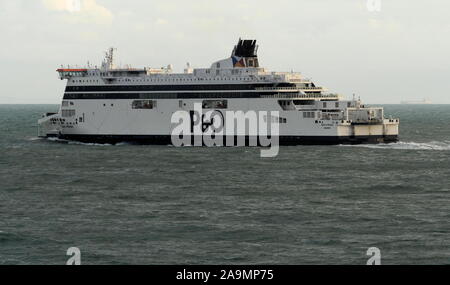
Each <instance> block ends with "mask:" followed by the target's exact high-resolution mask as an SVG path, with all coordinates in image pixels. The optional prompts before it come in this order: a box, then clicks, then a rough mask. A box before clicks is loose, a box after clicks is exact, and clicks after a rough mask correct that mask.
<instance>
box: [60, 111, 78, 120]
mask: <svg viewBox="0 0 450 285" xmlns="http://www.w3.org/2000/svg"><path fill="white" fill-rule="evenodd" d="M61 115H62V117H63V118H68V117H73V116H75V110H62V111H61Z"/></svg>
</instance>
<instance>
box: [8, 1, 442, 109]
mask: <svg viewBox="0 0 450 285" xmlns="http://www.w3.org/2000/svg"><path fill="white" fill-rule="evenodd" d="M368 1H369V3H368ZM379 4H381V5H379ZM449 12H450V1H448V0H429V1H419V0H417V1H411V0H409V1H408V0H301V1H300V0H292V1H288V0H278V1H273V0H267V1H266V0H227V1H224V0H220V1H219V0H217V1H216V0H190V1H186V0H127V1H124V0H80V1H79V4H77V0H0V78H1V80H0V82H1V87H2V89H1V91H0V104H2V103H52V104H58V103H59V102H60V101H61V98H62V93H63V90H64V84H65V82H64V81H60V80H59V79H58V78H57V74H56V72H55V70H56V68H58V67H59V66H60V65H61V64H72V65H75V64H78V65H84V64H86V62H87V61H90V62H91V63H92V64H98V65H99V64H100V62H101V60H102V57H103V52H104V50H106V49H107V48H108V47H110V46H114V47H116V48H118V52H117V57H118V58H117V61H118V62H121V63H122V64H132V65H134V66H135V67H144V66H152V67H161V66H167V65H168V64H172V65H173V66H174V69H175V71H181V70H182V69H183V68H184V67H185V65H186V62H190V63H191V65H192V66H194V67H209V66H210V64H211V63H212V62H213V61H215V60H218V59H222V58H226V57H228V56H229V55H230V53H231V50H232V48H233V46H234V45H235V44H236V42H237V40H238V38H239V37H242V38H251V39H257V40H258V42H259V45H260V47H259V57H260V63H261V65H262V66H264V67H266V68H268V69H269V70H274V71H291V70H294V71H298V72H302V74H303V75H304V76H306V77H308V78H312V79H313V80H314V81H315V82H316V85H323V86H325V87H327V88H328V89H329V90H330V91H331V92H337V93H341V94H343V95H346V96H347V97H351V96H352V94H353V93H356V94H357V95H359V96H361V98H362V99H363V100H364V101H365V102H367V103H399V102H400V101H401V100H420V99H424V98H428V99H431V100H432V101H433V102H434V103H450V78H449V76H450V54H449V53H450V37H449V35H450V15H449Z"/></svg>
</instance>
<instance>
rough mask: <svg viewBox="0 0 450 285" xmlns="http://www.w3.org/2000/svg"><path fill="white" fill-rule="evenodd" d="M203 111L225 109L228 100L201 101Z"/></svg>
mask: <svg viewBox="0 0 450 285" xmlns="http://www.w3.org/2000/svg"><path fill="white" fill-rule="evenodd" d="M202 108H203V109H226V108H228V100H203V103H202Z"/></svg>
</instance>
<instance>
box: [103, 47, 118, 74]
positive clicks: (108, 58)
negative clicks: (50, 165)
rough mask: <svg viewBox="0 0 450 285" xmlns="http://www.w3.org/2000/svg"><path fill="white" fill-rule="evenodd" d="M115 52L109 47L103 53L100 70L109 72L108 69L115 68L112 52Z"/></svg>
mask: <svg viewBox="0 0 450 285" xmlns="http://www.w3.org/2000/svg"><path fill="white" fill-rule="evenodd" d="M115 51H116V49H115V48H113V47H111V48H109V49H108V50H107V51H106V52H105V59H104V61H103V63H102V69H104V70H110V69H114V68H115V64H114V52H115Z"/></svg>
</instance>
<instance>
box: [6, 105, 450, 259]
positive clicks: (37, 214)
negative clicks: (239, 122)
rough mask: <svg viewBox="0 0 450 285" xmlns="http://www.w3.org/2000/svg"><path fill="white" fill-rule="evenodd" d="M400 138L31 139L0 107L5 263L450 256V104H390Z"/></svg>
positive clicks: (27, 116) (14, 108)
mask: <svg viewBox="0 0 450 285" xmlns="http://www.w3.org/2000/svg"><path fill="white" fill-rule="evenodd" d="M384 107H385V113H386V114H387V115H391V116H392V117H394V118H397V117H398V118H400V141H399V142H398V143H394V144H380V145H355V146H343V145H337V146H289V147H281V148H280V151H279V155H278V156H277V157H275V158H261V157H260V149H259V148H245V147H230V148H220V147H213V148H206V147H185V148H176V147H172V146H148V145H131V144H126V143H123V144H118V145H101V144H83V143H77V142H67V141H58V140H46V139H39V138H37V120H38V119H39V118H40V116H41V114H42V113H45V112H51V111H57V110H58V106H57V105H0V134H1V136H0V148H1V152H0V264H60V265H63V264H66V263H67V261H68V260H69V259H70V258H71V257H72V255H71V252H70V251H69V255H68V249H69V248H72V247H76V248H78V249H79V251H80V255H78V257H79V259H80V262H81V264H147V265H153V264H156V265H159V264H178V265H184V264H215V265H222V264H234V265H242V264H255V265H261V264H270V265H279V264H355V265H365V264H366V263H367V261H368V260H369V259H370V258H371V252H369V253H370V254H369V255H368V249H369V248H372V247H376V248H378V250H379V253H380V254H379V257H380V262H381V264H450V105H385V106H384Z"/></svg>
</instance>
